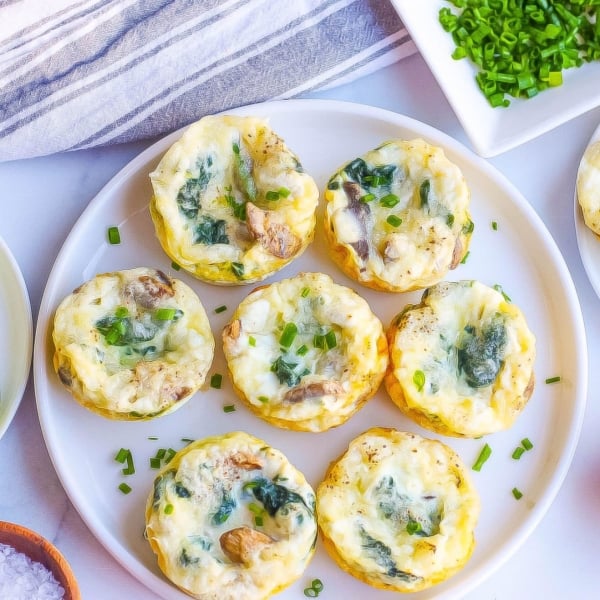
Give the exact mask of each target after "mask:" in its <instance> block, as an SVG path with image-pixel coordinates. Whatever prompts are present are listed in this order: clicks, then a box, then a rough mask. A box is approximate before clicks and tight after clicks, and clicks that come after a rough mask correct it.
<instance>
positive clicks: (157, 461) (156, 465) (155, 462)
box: [150, 456, 160, 469]
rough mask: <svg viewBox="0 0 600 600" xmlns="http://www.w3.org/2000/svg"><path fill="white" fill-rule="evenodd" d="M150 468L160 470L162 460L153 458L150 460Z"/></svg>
mask: <svg viewBox="0 0 600 600" xmlns="http://www.w3.org/2000/svg"><path fill="white" fill-rule="evenodd" d="M150 468H151V469H160V458H156V457H155V456H152V457H151V458H150Z"/></svg>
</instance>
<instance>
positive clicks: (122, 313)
mask: <svg viewBox="0 0 600 600" xmlns="http://www.w3.org/2000/svg"><path fill="white" fill-rule="evenodd" d="M128 316H129V311H128V310H127V307H126V306H119V307H118V308H117V310H115V317H117V319H124V318H125V317H128Z"/></svg>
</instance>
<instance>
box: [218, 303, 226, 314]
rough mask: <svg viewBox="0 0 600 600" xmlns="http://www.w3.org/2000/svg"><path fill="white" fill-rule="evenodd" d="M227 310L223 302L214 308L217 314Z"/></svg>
mask: <svg viewBox="0 0 600 600" xmlns="http://www.w3.org/2000/svg"><path fill="white" fill-rule="evenodd" d="M226 310H227V307H226V306H225V305H224V304H223V305H221V306H217V308H215V312H216V313H217V314H219V313H222V312H225V311H226Z"/></svg>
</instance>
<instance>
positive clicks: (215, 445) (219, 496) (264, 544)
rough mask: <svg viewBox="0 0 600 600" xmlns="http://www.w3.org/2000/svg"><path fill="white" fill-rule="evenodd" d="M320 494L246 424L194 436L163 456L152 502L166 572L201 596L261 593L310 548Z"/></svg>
mask: <svg viewBox="0 0 600 600" xmlns="http://www.w3.org/2000/svg"><path fill="white" fill-rule="evenodd" d="M314 504H315V496H314V492H313V490H312V488H311V487H310V485H309V484H308V483H307V482H306V480H305V478H304V476H303V475H302V473H300V471H298V470H297V469H296V468H295V467H294V466H293V465H292V464H291V463H290V462H289V461H288V460H287V458H286V457H285V456H284V455H283V454H282V453H281V452H280V451H278V450H275V449H274V448H272V447H270V446H269V445H268V444H267V443H266V442H264V441H263V440H260V439H258V438H255V437H253V436H251V435H249V434H247V433H244V432H233V433H228V434H225V435H222V436H214V437H209V438H206V439H203V440H199V441H196V442H193V443H191V444H190V445H188V446H187V447H186V448H184V449H183V450H180V451H179V452H178V453H177V454H176V455H175V457H174V458H173V459H172V460H171V461H170V462H169V463H168V464H167V465H165V466H164V467H163V468H162V470H161V471H160V472H159V474H158V476H157V477H156V479H155V480H154V486H153V489H152V491H151V492H150V494H149V496H148V500H147V504H146V538H147V540H148V542H149V543H150V546H151V547H152V550H153V551H154V552H155V554H156V555H157V558H158V565H159V567H160V569H161V570H162V572H163V573H164V574H165V575H166V576H167V577H168V578H169V579H170V580H171V581H172V582H173V583H174V584H175V585H176V586H178V587H179V588H180V589H182V590H183V591H185V592H187V593H188V594H190V595H191V596H193V597H194V598H198V599H199V600H216V599H219V600H262V599H266V598H270V597H271V596H272V595H273V594H275V593H277V592H279V591H281V590H282V589H283V588H285V587H287V586H288V585H290V584H291V583H292V582H294V581H295V580H296V579H298V577H300V575H301V574H302V573H303V572H304V569H305V568H306V566H307V564H308V563H309V561H310V559H311V558H312V556H313V553H314V549H315V543H316V536H317V523H316V517H315V510H314V508H315V507H314Z"/></svg>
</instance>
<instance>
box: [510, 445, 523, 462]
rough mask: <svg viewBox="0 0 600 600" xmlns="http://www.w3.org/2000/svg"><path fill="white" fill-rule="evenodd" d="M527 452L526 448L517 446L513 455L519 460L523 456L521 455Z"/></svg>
mask: <svg viewBox="0 0 600 600" xmlns="http://www.w3.org/2000/svg"><path fill="white" fill-rule="evenodd" d="M524 452H525V448H522V447H521V446H517V447H516V448H515V449H514V450H513V453H512V457H513V458H514V459H515V460H519V459H520V458H521V456H523V453H524Z"/></svg>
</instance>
